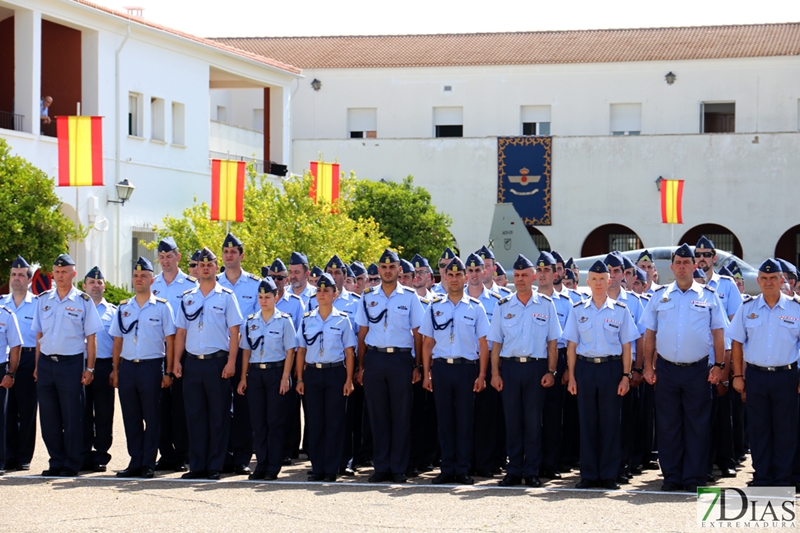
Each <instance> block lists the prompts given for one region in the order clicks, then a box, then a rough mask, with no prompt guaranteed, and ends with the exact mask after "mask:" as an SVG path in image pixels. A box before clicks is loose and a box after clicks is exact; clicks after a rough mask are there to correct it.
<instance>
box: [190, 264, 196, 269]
mask: <svg viewBox="0 0 800 533" xmlns="http://www.w3.org/2000/svg"><path fill="white" fill-rule="evenodd" d="M189 268H197V263H189Z"/></svg>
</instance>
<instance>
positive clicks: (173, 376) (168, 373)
mask: <svg viewBox="0 0 800 533" xmlns="http://www.w3.org/2000/svg"><path fill="white" fill-rule="evenodd" d="M167 375H168V376H169V377H171V378H172V379H175V374H174V373H173V372H167Z"/></svg>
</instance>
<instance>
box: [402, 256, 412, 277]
mask: <svg viewBox="0 0 800 533" xmlns="http://www.w3.org/2000/svg"><path fill="white" fill-rule="evenodd" d="M400 268H401V269H402V270H403V274H411V273H413V272H414V265H412V264H411V261H408V260H406V259H401V260H400Z"/></svg>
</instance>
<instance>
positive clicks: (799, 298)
mask: <svg viewBox="0 0 800 533" xmlns="http://www.w3.org/2000/svg"><path fill="white" fill-rule="evenodd" d="M750 300H755V298H753V297H752V296H751V295H749V294H745V295H744V296H742V303H747V302H749V301H750ZM792 300H794V301H795V302H797V303H800V296H795V297H794V298H792Z"/></svg>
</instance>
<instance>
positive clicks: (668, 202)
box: [661, 180, 683, 224]
mask: <svg viewBox="0 0 800 533" xmlns="http://www.w3.org/2000/svg"><path fill="white" fill-rule="evenodd" d="M661 222H663V223H664V224H683V180H664V181H662V182H661Z"/></svg>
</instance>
